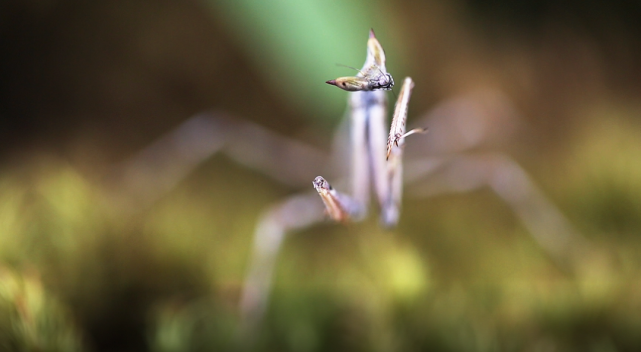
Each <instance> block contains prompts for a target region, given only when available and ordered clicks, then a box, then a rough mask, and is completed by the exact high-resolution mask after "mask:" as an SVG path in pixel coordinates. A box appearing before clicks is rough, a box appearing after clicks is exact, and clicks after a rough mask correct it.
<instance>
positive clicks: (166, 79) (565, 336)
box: [0, 0, 641, 351]
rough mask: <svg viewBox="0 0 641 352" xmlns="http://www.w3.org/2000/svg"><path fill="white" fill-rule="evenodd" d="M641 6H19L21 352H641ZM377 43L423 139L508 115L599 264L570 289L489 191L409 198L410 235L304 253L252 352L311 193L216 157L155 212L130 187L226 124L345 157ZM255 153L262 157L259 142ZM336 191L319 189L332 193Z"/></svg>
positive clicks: (346, 229) (14, 78)
mask: <svg viewBox="0 0 641 352" xmlns="http://www.w3.org/2000/svg"><path fill="white" fill-rule="evenodd" d="M639 10H640V6H639V5H638V4H637V3H635V2H628V1H619V2H612V3H603V4H599V3H589V4H584V3H583V2H578V1H575V2H572V1H569V2H564V3H562V4H559V3H557V2H552V1H526V2H519V3H512V2H504V1H490V2H481V1H474V0H468V1H455V2H445V1H411V0H406V1H395V2H389V1H337V0H324V1H293V0H288V1H285V0H276V1H269V2H261V1H250V0H238V1H224V0H211V1H184V2H173V1H168V0H167V1H150V0H136V1H129V2H126V3H115V2H108V1H93V2H83V1H71V0H64V1H63V0H59V1H56V0H30V1H21V2H19V1H7V2H3V3H2V4H1V5H0V23H1V25H0V41H1V42H0V44H2V48H3V49H2V55H3V57H4V60H3V62H4V64H3V65H2V68H0V77H2V83H0V84H1V86H2V92H3V94H2V96H1V98H0V99H1V100H0V109H1V110H0V143H1V146H2V149H1V150H0V157H1V159H0V162H1V164H0V350H2V351H5V350H6V351H75V350H79V351H80V350H83V351H212V350H229V351H237V350H242V349H250V350H258V351H638V350H640V349H641V337H640V336H641V334H639V332H640V331H641V280H640V279H639V278H640V277H641V276H640V274H641V272H640V270H639V267H640V264H641V260H640V259H639V253H640V252H639V251H640V250H641V238H640V237H639V236H640V235H641V220H640V219H641V162H640V161H639V155H641V142H639V135H641V120H640V119H639V116H640V114H641V104H640V100H639V96H640V95H639V94H640V93H641V85H640V84H639V82H641V65H639V62H641V61H640V59H641V55H640V51H639V49H638V48H641V45H639V44H641V43H639V38H641V36H639V33H640V32H641V30H640V29H641V26H639V24H638V23H637V22H638V21H637V19H638V16H639V14H641V11H639ZM370 28H374V29H375V31H376V33H377V37H378V38H379V39H380V41H381V43H382V44H383V46H384V47H385V49H386V53H387V56H388V61H389V62H388V69H389V71H390V72H391V73H392V74H394V76H395V77H397V80H398V79H399V78H400V77H404V76H407V75H410V76H412V77H413V79H414V80H415V81H416V88H415V90H414V95H413V96H412V103H411V108H410V119H412V118H416V117H418V116H420V115H421V114H422V113H424V112H426V111H428V110H429V109H430V108H431V107H433V106H435V105H436V104H437V103H438V102H439V101H442V100H443V99H447V98H450V97H453V96H457V95H459V94H463V93H467V92H471V91H478V90H490V89H491V90H495V89H498V90H500V91H502V92H504V93H505V94H506V95H507V96H508V97H509V98H510V99H511V100H512V101H513V102H514V104H515V106H516V107H517V108H518V109H519V112H520V113H521V114H522V117H523V119H524V120H525V124H524V126H525V128H524V130H523V131H522V137H521V138H519V139H517V140H516V141H514V142H513V143H512V144H509V145H505V144H500V145H498V146H496V149H497V150H499V151H502V152H506V153H508V154H509V155H511V156H512V157H514V158H515V159H516V160H517V161H518V162H519V163H520V164H521V165H522V166H523V167H524V168H525V169H526V170H527V171H528V172H529V173H530V174H531V176H532V178H533V179H534V180H535V181H536V183H537V184H538V185H539V186H540V187H541V188H542V190H543V191H544V192H545V193H546V194H547V195H548V196H549V197H550V198H551V199H552V200H553V202H554V203H555V204H557V205H558V206H559V208H560V209H561V210H562V211H563V213H564V214H565V215H566V216H567V217H568V218H569V219H570V221H571V222H572V223H573V224H574V225H575V226H576V227H577V228H578V229H579V231H580V232H581V233H582V234H583V235H584V236H585V237H586V238H587V239H588V240H589V241H590V243H591V244H592V248H594V250H593V251H591V252H589V253H587V254H586V255H585V256H584V257H580V258H577V259H575V260H576V261H575V263H574V265H575V270H574V271H573V272H567V271H566V270H564V269H563V268H560V267H558V266H557V265H556V264H555V263H554V262H553V261H552V260H551V259H550V258H549V257H548V256H547V254H546V253H545V252H544V251H543V250H542V249H541V248H540V247H539V246H538V245H537V244H536V242H535V241H534V240H533V239H532V237H531V236H530V234H529V233H528V232H527V231H526V229H525V228H524V227H523V225H522V224H521V223H520V222H519V221H518V219H517V218H516V217H515V216H514V214H513V213H512V212H511V210H510V209H509V208H508V207H507V206H506V205H505V204H504V203H502V202H501V201H500V199H499V198H498V197H497V196H495V195H494V194H493V193H492V192H491V191H490V190H485V189H482V190H478V191H474V192H471V193H467V194H459V195H450V196H440V197H436V198H430V199H416V198H411V197H408V198H407V199H406V200H405V202H404V204H403V208H404V213H403V216H402V220H401V222H400V224H399V226H398V228H397V229H395V230H393V231H385V230H383V229H380V228H379V226H378V223H377V220H376V219H370V220H367V221H365V222H364V223H359V224H351V225H348V226H339V225H333V224H329V223H327V224H321V225H318V226H314V227H313V228H310V229H308V230H304V231H301V232H300V233H297V234H296V235H295V236H292V237H290V238H288V239H287V241H286V242H285V244H284V248H283V252H282V254H281V257H280V258H279V261H278V265H277V269H276V273H275V281H274V294H273V296H272V298H271V301H270V307H269V310H268V312H267V316H266V318H265V321H264V324H263V325H262V329H261V330H260V332H259V334H258V336H257V337H256V340H255V341H254V342H253V344H251V343H247V342H246V341H240V342H239V341H238V339H237V336H238V331H237V329H238V312H237V304H238V298H239V294H240V290H241V288H242V280H243V276H244V273H245V270H246V269H247V264H248V261H249V255H250V249H251V243H252V242H251V241H252V231H253V229H254V226H255V224H256V221H257V220H258V218H259V216H260V214H261V212H262V211H263V210H264V209H266V207H268V206H269V205H270V204H273V203H274V202H276V201H278V200H281V199H283V198H284V197H286V196H288V195H292V194H295V193H296V192H298V191H300V190H299V189H297V188H296V187H295V186H293V185H283V184H281V183H278V182H276V181H274V180H272V179H271V178H269V177H267V176H265V175H264V174H262V173H261V172H259V171H257V170H250V169H247V168H245V167H243V166H240V165H238V164H237V163H235V162H234V161H233V160H232V159H230V158H228V157H226V156H223V155H214V156H212V157H211V158H209V159H207V160H206V161H205V162H204V163H203V164H202V165H199V166H198V168H197V169H196V170H194V171H193V172H192V173H190V174H189V175H188V176H187V177H186V178H185V179H184V180H182V181H181V182H180V183H179V184H178V185H177V187H175V188H174V189H172V190H171V191H169V192H168V193H166V194H161V195H159V200H158V201H156V202H154V203H153V204H152V205H150V206H149V207H146V208H144V209H141V210H139V211H137V212H135V213H133V214H132V213H130V212H128V211H126V210H123V209H121V205H120V204H118V203H115V202H112V201H111V200H110V198H109V197H107V194H108V193H109V192H110V191H107V190H106V189H107V188H106V184H107V183H108V181H109V180H105V177H106V175H108V171H109V170H111V168H113V167H114V165H118V163H119V162H121V161H123V160H125V159H126V158H127V157H129V156H131V155H133V154H134V153H135V152H136V151H138V150H140V149H142V148H144V147H145V146H147V145H149V143H151V142H152V141H154V140H155V139H157V138H158V137H159V136H161V135H163V134H164V133H166V132H168V131H171V130H172V129H173V128H175V127H176V126H177V125H178V124H179V123H180V122H182V121H184V120H186V119H187V118H189V117H190V116H192V115H194V114H196V113H198V112H200V111H203V110H208V109H214V110H216V111H224V112H225V113H227V114H230V115H231V116H235V117H236V118H239V119H245V120H250V121H253V122H256V123H258V124H260V125H262V126H265V127H267V128H269V129H271V130H274V131H276V132H278V133H281V134H283V135H285V136H288V137H290V138H295V139H298V140H301V141H304V142H307V143H310V144H312V145H314V146H316V147H318V148H326V149H329V148H330V144H331V137H332V129H333V128H334V127H335V126H337V125H338V123H339V121H340V118H341V117H342V116H343V112H344V109H345V104H346V93H344V92H342V91H340V90H338V89H332V87H329V86H327V85H325V84H324V81H325V80H327V79H331V78H335V77H337V76H342V75H349V74H352V72H351V71H350V70H349V69H347V68H344V67H337V66H336V64H337V63H338V64H344V65H349V66H354V67H359V66H360V65H361V64H362V61H363V58H364V54H365V43H366V39H367V33H368V30H369V29H370ZM247 143H251V141H247ZM325 172H326V171H325V170H309V173H310V175H311V177H310V182H311V180H312V179H313V177H314V176H316V175H317V174H324V173H325Z"/></svg>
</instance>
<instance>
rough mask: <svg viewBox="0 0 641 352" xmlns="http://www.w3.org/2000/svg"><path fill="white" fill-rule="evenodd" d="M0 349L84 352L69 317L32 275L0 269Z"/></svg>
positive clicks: (79, 336)
mask: <svg viewBox="0 0 641 352" xmlns="http://www.w3.org/2000/svg"><path fill="white" fill-rule="evenodd" d="M0 349H1V350H2V351H26V352H31V351H33V352H35V351H43V352H45V351H52V352H53V351H56V352H66V351H69V352H73V351H83V350H84V348H83V344H82V338H81V334H80V332H79V331H78V330H77V329H76V326H75V325H74V323H73V321H72V319H71V317H70V315H69V313H68V312H67V311H66V309H64V308H63V307H61V306H60V303H59V302H58V301H57V300H56V299H54V298H53V297H51V296H50V294H49V293H48V292H46V291H45V290H44V289H43V287H42V282H41V281H40V280H39V279H38V278H37V277H36V276H34V275H31V276H28V275H19V274H17V273H16V272H14V271H12V270H9V269H7V268H5V267H3V268H0Z"/></svg>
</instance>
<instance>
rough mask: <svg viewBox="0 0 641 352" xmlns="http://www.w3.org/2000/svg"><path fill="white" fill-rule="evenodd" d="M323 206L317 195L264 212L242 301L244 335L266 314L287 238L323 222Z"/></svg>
mask: <svg viewBox="0 0 641 352" xmlns="http://www.w3.org/2000/svg"><path fill="white" fill-rule="evenodd" d="M324 218H325V216H324V213H323V203H322V202H321V201H320V200H319V199H318V195H317V194H316V193H311V192H310V193H305V194H300V195H296V196H293V197H291V198H288V199H286V200H285V201H283V202H281V203H278V204H276V205H274V206H272V207H270V208H269V209H267V211H265V212H264V213H263V215H262V217H261V219H260V221H259V222H258V226H256V230H255V231H254V247H253V248H254V249H253V254H252V256H251V262H250V264H249V268H248V271H247V276H246V279H245V283H244V286H243V292H242V295H241V298H240V311H241V319H242V323H243V329H244V333H245V334H247V335H252V334H251V332H252V331H253V330H254V329H255V328H256V327H257V325H258V324H259V323H260V320H261V319H262V317H263V316H264V314H265V309H266V307H267V301H268V299H269V293H270V291H271V281H272V277H273V271H274V266H275V264H276V259H277V258H278V254H279V252H280V248H281V247H282V244H283V241H284V240H285V236H286V235H288V234H291V233H293V232H295V231H297V230H301V229H304V228H307V227H310V226H312V225H313V224H315V223H318V222H321V221H323V220H324Z"/></svg>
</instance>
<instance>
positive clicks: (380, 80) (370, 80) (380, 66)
mask: <svg viewBox="0 0 641 352" xmlns="http://www.w3.org/2000/svg"><path fill="white" fill-rule="evenodd" d="M347 67H349V66H347ZM357 71H359V73H358V75H357V76H353V77H339V78H336V79H332V80H329V81H327V82H325V83H327V84H331V85H333V86H337V87H338V88H341V89H343V90H346V91H348V92H359V91H373V90H391V89H392V87H394V78H392V75H391V74H389V73H387V71H386V70H385V51H384V50H383V47H382V46H381V45H380V43H379V42H378V40H377V39H376V35H375V34H374V31H373V30H370V32H369V40H368V43H367V59H366V61H365V65H363V68H362V69H360V70H357Z"/></svg>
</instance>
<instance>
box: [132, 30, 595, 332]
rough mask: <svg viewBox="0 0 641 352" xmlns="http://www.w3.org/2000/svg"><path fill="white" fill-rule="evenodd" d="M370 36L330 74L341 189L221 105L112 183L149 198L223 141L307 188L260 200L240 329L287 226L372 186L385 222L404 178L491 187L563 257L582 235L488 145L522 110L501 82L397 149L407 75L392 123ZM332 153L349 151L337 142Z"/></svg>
mask: <svg viewBox="0 0 641 352" xmlns="http://www.w3.org/2000/svg"><path fill="white" fill-rule="evenodd" d="M367 47H368V50H367V59H366V61H365V65H364V66H363V68H362V69H361V70H360V72H359V75H358V76H357V78H353V77H352V78H349V77H348V78H345V79H343V80H341V79H336V80H335V81H336V84H335V85H336V86H338V87H339V88H342V89H344V90H347V91H350V93H349V98H348V112H349V114H348V115H349V120H350V121H349V133H348V134H342V135H341V134H338V135H337V139H338V140H347V143H345V144H343V147H345V146H348V148H347V149H349V155H350V157H349V160H348V164H349V167H350V169H351V170H350V177H349V181H348V182H345V180H344V179H341V178H338V179H337V180H336V185H337V186H338V187H337V189H344V188H348V189H350V192H349V194H348V193H343V192H339V191H338V190H337V189H335V188H334V187H332V186H331V185H330V183H329V182H328V181H327V180H326V179H325V177H323V176H318V177H316V178H315V179H314V180H313V188H314V189H311V187H309V182H310V181H311V178H310V177H309V176H310V173H312V172H313V173H315V174H318V173H317V172H319V171H322V172H323V173H325V172H330V171H331V170H333V169H335V168H333V167H330V166H331V165H332V164H331V160H332V158H330V155H329V153H327V152H325V151H322V150H319V149H317V148H313V147H311V146H309V145H307V144H305V143H302V142H300V141H297V140H293V139H288V138H285V137H282V136H279V135H277V134H275V133H272V132H270V131H269V130H267V129H265V128H262V127H260V126H258V125H256V124H253V123H251V122H248V121H245V120H242V119H238V118H234V119H230V118H227V117H226V114H224V113H220V112H208V113H202V114H200V115H197V116H195V117H193V118H191V119H189V120H187V121H186V122H185V123H183V124H182V125H181V126H180V127H178V128H177V129H176V130H174V131H173V132H172V133H170V134H169V135H167V136H166V137H164V138H162V139H160V140H159V141H157V142H156V143H154V144H152V145H151V146H150V147H149V148H147V149H146V150H143V152H141V153H140V154H139V155H136V156H135V157H133V158H132V159H131V160H130V161H128V162H127V163H125V165H123V167H122V171H121V174H123V175H125V176H127V177H124V179H125V180H126V181H127V182H126V183H125V184H124V185H123V186H122V187H120V189H123V190H125V191H126V193H127V194H130V195H131V194H136V198H137V199H148V200H149V201H151V200H153V199H152V198H153V197H157V195H158V194H162V193H163V190H166V189H168V188H169V187H171V186H172V185H174V184H176V183H177V182H178V181H179V180H180V179H181V178H182V177H184V175H185V174H187V173H188V171H189V170H192V169H194V168H195V167H196V166H197V165H198V164H199V163H200V162H202V161H204V160H206V159H207V158H209V157H211V156H212V155H213V154H215V153H217V152H219V151H220V152H224V153H226V154H227V155H228V156H229V157H230V158H232V159H233V160H236V161H237V162H239V163H241V164H243V165H245V166H247V167H249V168H253V169H255V170H259V171H260V172H261V173H263V174H265V175H268V176H269V177H271V178H272V179H274V180H276V181H278V182H281V183H283V184H286V185H289V186H300V187H301V188H302V189H307V190H308V191H307V192H302V193H299V194H296V195H293V196H290V197H288V198H286V199H284V200H282V201H280V202H278V203H276V204H274V205H272V206H270V207H268V208H267V209H266V210H265V211H264V212H263V214H262V215H261V216H260V218H259V220H258V222H257V225H256V227H255V230H254V244H253V250H252V254H251V256H250V260H249V264H248V270H247V275H246V277H245V281H244V284H243V290H242V293H241V297H240V303H239V305H240V311H241V316H242V319H243V322H244V323H245V325H246V326H247V328H248V329H252V327H256V326H258V324H259V322H260V321H261V319H262V317H263V315H264V313H265V311H266V309H267V307H268V301H269V294H270V291H271V281H272V277H273V272H274V268H275V263H276V260H277V258H278V255H279V252H280V249H281V247H282V244H283V242H284V241H285V239H286V238H287V236H288V235H291V234H293V233H296V232H297V231H300V230H302V229H305V228H308V227H310V226H312V225H314V224H316V223H320V222H323V221H325V220H326V219H327V217H329V218H330V219H332V220H334V221H338V222H347V221H359V220H362V219H364V218H365V217H366V216H367V213H368V205H369V204H370V198H371V197H372V195H374V197H375V198H376V201H377V203H378V204H379V208H380V210H381V216H380V221H381V223H382V224H383V225H384V226H386V227H393V226H394V225H395V224H397V222H398V221H399V218H400V206H401V198H402V189H403V187H406V188H408V192H407V194H408V195H410V196H412V197H432V196H436V195H440V194H446V193H460V192H468V191H472V190H476V189H479V188H483V187H487V188H489V189H491V190H492V191H493V192H494V193H495V194H496V195H497V196H498V197H499V198H501V199H502V200H503V201H504V202H505V203H506V204H507V205H508V207H509V208H510V209H511V210H512V211H513V213H514V214H515V215H516V217H518V218H519V220H520V221H521V222H522V223H523V225H524V226H525V228H526V229H527V230H528V231H529V233H530V235H531V236H532V238H533V239H534V240H535V242H537V243H538V244H539V246H540V248H541V249H542V251H544V252H545V253H546V254H547V255H548V256H549V257H550V258H551V259H552V260H554V261H555V262H556V263H559V265H560V266H563V265H566V264H567V263H570V264H568V265H569V266H570V267H571V263H572V262H573V258H574V257H573V256H575V255H578V254H580V253H582V252H581V248H585V247H586V246H587V242H586V241H585V239H584V238H583V237H582V236H581V235H580V234H579V233H578V232H577V231H576V230H575V229H574V227H573V226H572V224H571V223H570V222H569V221H568V220H567V219H566V218H565V217H564V216H563V214H562V213H561V212H560V211H559V210H558V209H557V207H556V206H555V205H554V204H553V203H552V202H550V201H549V200H548V199H547V197H546V196H545V195H544V193H543V192H541V191H540V190H539V189H538V187H536V185H535V184H534V182H533V181H532V180H531V179H530V177H529V175H528V174H527V172H526V171H525V170H523V168H521V167H520V165H518V164H517V163H516V162H515V161H514V160H513V159H511V158H510V157H509V156H507V155H506V154H504V153H502V152H500V151H495V150H492V149H491V145H493V144H494V143H497V141H500V140H504V139H507V137H508V136H511V135H513V134H514V131H515V130H516V129H515V128H513V127H514V121H515V120H516V118H517V117H518V114H517V113H516V111H515V109H514V108H513V107H512V105H511V103H510V101H509V99H507V98H506V97H505V96H504V95H502V94H501V93H500V92H496V91H484V92H482V93H473V94H465V95H459V96H455V97H453V98H451V99H448V100H445V101H443V102H441V103H439V104H438V105H437V106H435V107H434V108H433V109H432V110H431V111H430V112H429V113H427V114H425V116H424V117H423V118H422V119H421V121H422V122H420V124H419V125H422V126H430V129H431V131H433V132H432V135H430V138H415V139H413V140H412V143H411V148H407V150H404V145H405V138H406V137H408V136H409V135H411V134H415V133H425V132H426V130H425V129H423V128H415V129H412V130H410V131H408V132H405V131H406V129H405V121H406V118H407V108H408V106H409V100H410V96H411V93H412V88H413V86H414V83H413V81H412V79H411V78H409V77H408V78H405V79H404V80H403V84H402V86H401V89H400V92H399V95H398V100H397V103H396V108H395V112H394V119H393V120H392V123H391V128H390V130H389V131H388V130H387V129H386V127H385V126H386V123H385V120H386V114H387V95H386V93H385V91H386V90H388V89H389V88H391V87H392V86H393V79H392V76H391V75H390V74H389V73H387V71H386V67H385V53H384V51H383V48H382V46H381V45H380V43H379V42H378V40H377V39H376V37H375V36H374V33H373V32H370V36H369V39H368V45H367ZM339 82H349V84H347V83H345V86H346V87H347V88H348V89H345V88H344V87H341V86H340V85H339ZM354 82H356V83H354ZM330 84H331V83H330ZM274 150H278V151H279V152H278V153H274ZM471 150H473V151H474V152H470V151H471ZM337 153H338V154H339V155H345V154H347V153H346V152H345V150H344V149H338V150H337ZM404 154H407V155H404ZM402 158H405V159H406V160H405V161H404V162H403V161H402ZM403 165H404V167H403ZM325 166H327V167H325ZM331 176H332V177H335V175H331ZM150 180H153V182H152V181H150ZM332 182H334V180H332ZM350 183H351V187H350V185H349V184H350ZM372 190H373V192H372ZM319 196H320V199H319ZM570 270H571V268H570Z"/></svg>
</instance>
